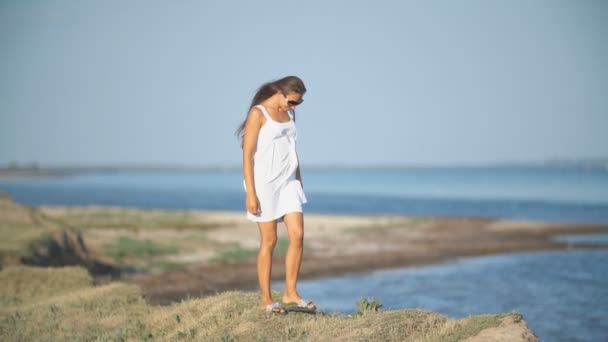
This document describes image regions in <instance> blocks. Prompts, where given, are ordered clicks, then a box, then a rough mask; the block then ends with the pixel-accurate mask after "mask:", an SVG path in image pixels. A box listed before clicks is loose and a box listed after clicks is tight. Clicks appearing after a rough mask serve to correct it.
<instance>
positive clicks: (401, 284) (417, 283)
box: [0, 166, 608, 341]
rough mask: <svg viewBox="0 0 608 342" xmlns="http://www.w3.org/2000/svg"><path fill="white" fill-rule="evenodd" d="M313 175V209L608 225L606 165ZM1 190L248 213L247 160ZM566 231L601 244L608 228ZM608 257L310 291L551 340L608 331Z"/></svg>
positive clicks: (502, 259)
mask: <svg viewBox="0 0 608 342" xmlns="http://www.w3.org/2000/svg"><path fill="white" fill-rule="evenodd" d="M302 173H303V181H304V191H305V192H306V196H307V198H308V200H309V203H307V204H306V206H305V208H304V210H305V212H317V213H342V214H377V215H382V214H404V215H423V216H424V215H428V216H478V217H497V218H512V219H513V218H515V219H540V220H547V221H561V222H594V223H608V169H606V168H605V167H595V168H590V167H544V166H534V167H487V168H409V169H396V168H395V169H325V170H323V169H310V170H307V169H306V168H303V170H302ZM0 191H4V192H8V193H9V195H10V196H11V197H12V198H14V199H15V200H16V201H18V202H20V203H25V204H31V205H41V204H52V205H90V204H97V205H112V206H131V207H141V208H176V209H220V210H236V211H242V212H243V215H244V214H245V210H244V199H245V193H244V191H243V188H242V175H241V170H238V169H237V170H215V171H205V172H88V173H80V174H74V175H71V176H67V177H57V178H44V179H23V180H8V179H4V180H0ZM558 239H562V241H570V242H585V243H593V244H597V243H604V242H605V241H606V239H607V238H606V237H605V236H603V237H602V236H594V235H588V236H587V237H585V238H582V237H579V236H564V237H559V238H558ZM582 239H586V240H584V241H583V240H582ZM590 239H591V240H590ZM606 265H608V251H606V250H593V251H591V250H590V251H568V252H544V253H525V254H506V255H499V256H491V257H480V258H470V259H462V260H460V261H457V262H454V263H449V264H441V265H435V266H428V267H421V268H410V269H404V270H397V271H380V272H374V273H371V274H369V275H365V276H361V275H357V276H347V277H341V278H336V279H326V280H321V281H314V282H309V281H305V282H301V283H300V290H301V292H302V294H304V295H305V296H307V297H311V298H314V299H315V300H316V301H317V302H318V303H319V304H320V305H322V307H323V309H326V310H330V311H331V310H335V311H344V312H352V311H353V310H354V303H355V301H356V300H357V299H359V298H360V297H366V296H374V297H377V298H379V299H380V301H381V302H382V303H384V305H385V307H387V308H412V307H419V308H425V309H429V310H433V311H436V312H439V313H443V314H446V315H448V316H451V317H464V316H467V315H470V314H481V313H492V312H494V313H499V312H508V311H511V310H516V311H519V312H520V313H522V314H523V315H524V318H525V319H526V320H527V321H528V323H529V324H530V327H531V328H532V329H533V330H534V331H535V333H536V334H537V335H538V336H539V337H541V339H542V340H547V341H606V340H608V326H607V324H606V322H607V321H606V317H608V312H607V311H608V299H607V298H608V290H606V289H608V278H607V275H608V270H607V269H606V268H607V267H606ZM275 285H276V284H275Z"/></svg>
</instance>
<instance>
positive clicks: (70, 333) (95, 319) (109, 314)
mask: <svg viewBox="0 0 608 342" xmlns="http://www.w3.org/2000/svg"><path fill="white" fill-rule="evenodd" d="M0 284H1V285H0V337H1V338H2V340H3V341H58V340H61V341H70V340H74V341H76V340H77V341H84V340H96V341H97V340H99V341H132V340H137V341H141V340H150V341H152V340H157V341H168V340H171V341H174V340H175V341H199V340H204V341H285V340H294V341H306V340H308V341H330V340H338V341H461V340H465V339H467V338H468V337H472V336H476V335H477V336H478V337H483V335H479V334H480V333H481V334H484V335H485V337H484V339H483V340H484V341H492V340H497V341H501V340H503V339H501V338H503V337H505V336H510V337H509V338H510V339H509V341H535V340H536V339H535V337H534V336H533V335H532V333H531V332H530V331H529V330H528V329H527V326H526V323H525V321H523V320H522V317H521V315H519V314H517V313H511V314H501V315H478V316H472V317H468V318H463V319H459V320H453V319H449V318H448V317H446V316H443V315H438V314H435V313H432V312H429V311H425V310H419V309H407V310H396V311H378V312H376V311H373V310H370V311H363V312H362V313H361V314H357V315H353V316H345V315H341V314H321V313H320V314H317V315H310V314H306V313H295V312H291V313H289V314H288V315H285V316H273V315H269V314H267V313H265V312H263V311H261V310H258V309H257V304H258V296H257V294H255V293H243V292H236V291H231V292H225V293H221V294H218V295H215V296H210V297H206V298H201V299H187V300H183V301H182V302H180V303H175V304H173V305H170V306H153V305H149V304H147V303H146V301H145V299H144V298H142V296H141V292H140V289H139V288H138V287H136V286H134V285H128V284H124V283H120V282H114V283H110V284H107V285H103V286H97V287H94V286H92V285H91V278H90V276H89V274H88V272H87V271H86V270H85V269H84V268H81V267H63V268H41V267H30V266H16V267H15V266H11V267H8V268H5V269H4V270H2V272H0ZM276 295H277V296H278V294H276ZM353 305H355V304H354V303H353ZM507 333H508V335H505V334H507ZM501 336H502V337H501ZM488 338H489V339H488ZM505 341H506V340H505Z"/></svg>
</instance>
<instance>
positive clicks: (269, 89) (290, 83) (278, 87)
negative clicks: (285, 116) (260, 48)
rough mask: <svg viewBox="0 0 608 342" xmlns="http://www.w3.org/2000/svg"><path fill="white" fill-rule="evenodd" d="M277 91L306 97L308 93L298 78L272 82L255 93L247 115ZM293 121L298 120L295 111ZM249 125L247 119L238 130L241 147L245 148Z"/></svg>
mask: <svg viewBox="0 0 608 342" xmlns="http://www.w3.org/2000/svg"><path fill="white" fill-rule="evenodd" d="M277 91H280V92H282V93H283V94H285V95H288V94H291V93H298V94H300V95H304V93H306V87H305V86H304V82H302V80H301V79H300V78H299V77H297V76H287V77H283V78H281V79H278V80H274V81H270V82H267V83H264V84H262V86H261V87H260V88H258V90H257V91H256V92H255V96H253V100H251V105H250V106H249V109H248V110H247V115H249V111H250V110H251V108H253V107H254V106H257V105H259V104H260V103H262V102H264V100H266V99H268V98H270V97H271V96H272V95H274V94H275V93H276V92H277ZM293 120H294V122H295V120H296V114H295V111H294V114H293ZM246 123H247V117H245V120H243V122H242V123H241V125H240V126H239V128H238V129H237V130H236V132H235V135H236V136H237V137H238V138H239V140H240V141H241V147H243V135H244V134H245V124H246Z"/></svg>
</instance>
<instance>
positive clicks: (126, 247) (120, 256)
mask: <svg viewBox="0 0 608 342" xmlns="http://www.w3.org/2000/svg"><path fill="white" fill-rule="evenodd" d="M178 251H179V249H178V248H177V246H172V245H163V244H159V243H158V242H155V241H152V240H148V239H146V240H135V239H131V238H128V237H121V238H120V239H119V240H118V242H117V243H116V244H114V245H110V246H109V247H107V248H106V254H107V255H109V256H111V257H112V258H114V260H116V261H118V262H123V261H124V260H125V259H127V258H147V257H153V256H158V255H166V254H176V253H177V252H178Z"/></svg>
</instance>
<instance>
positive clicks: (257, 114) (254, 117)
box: [243, 107, 266, 214]
mask: <svg viewBox="0 0 608 342" xmlns="http://www.w3.org/2000/svg"><path fill="white" fill-rule="evenodd" d="M265 120H266V119H265V118H264V115H263V114H262V112H261V111H260V109H259V108H257V107H253V108H251V110H250V111H249V114H248V115H247V122H246V123H245V133H244V135H243V178H244V179H245V187H246V188H247V203H246V206H247V210H248V211H249V212H250V213H252V214H256V213H257V212H258V211H259V203H258V201H257V194H256V190H255V183H254V181H253V179H254V177H253V155H254V154H255V151H256V148H257V141H258V135H259V133H260V128H261V127H262V125H263V124H264V121H265Z"/></svg>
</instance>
